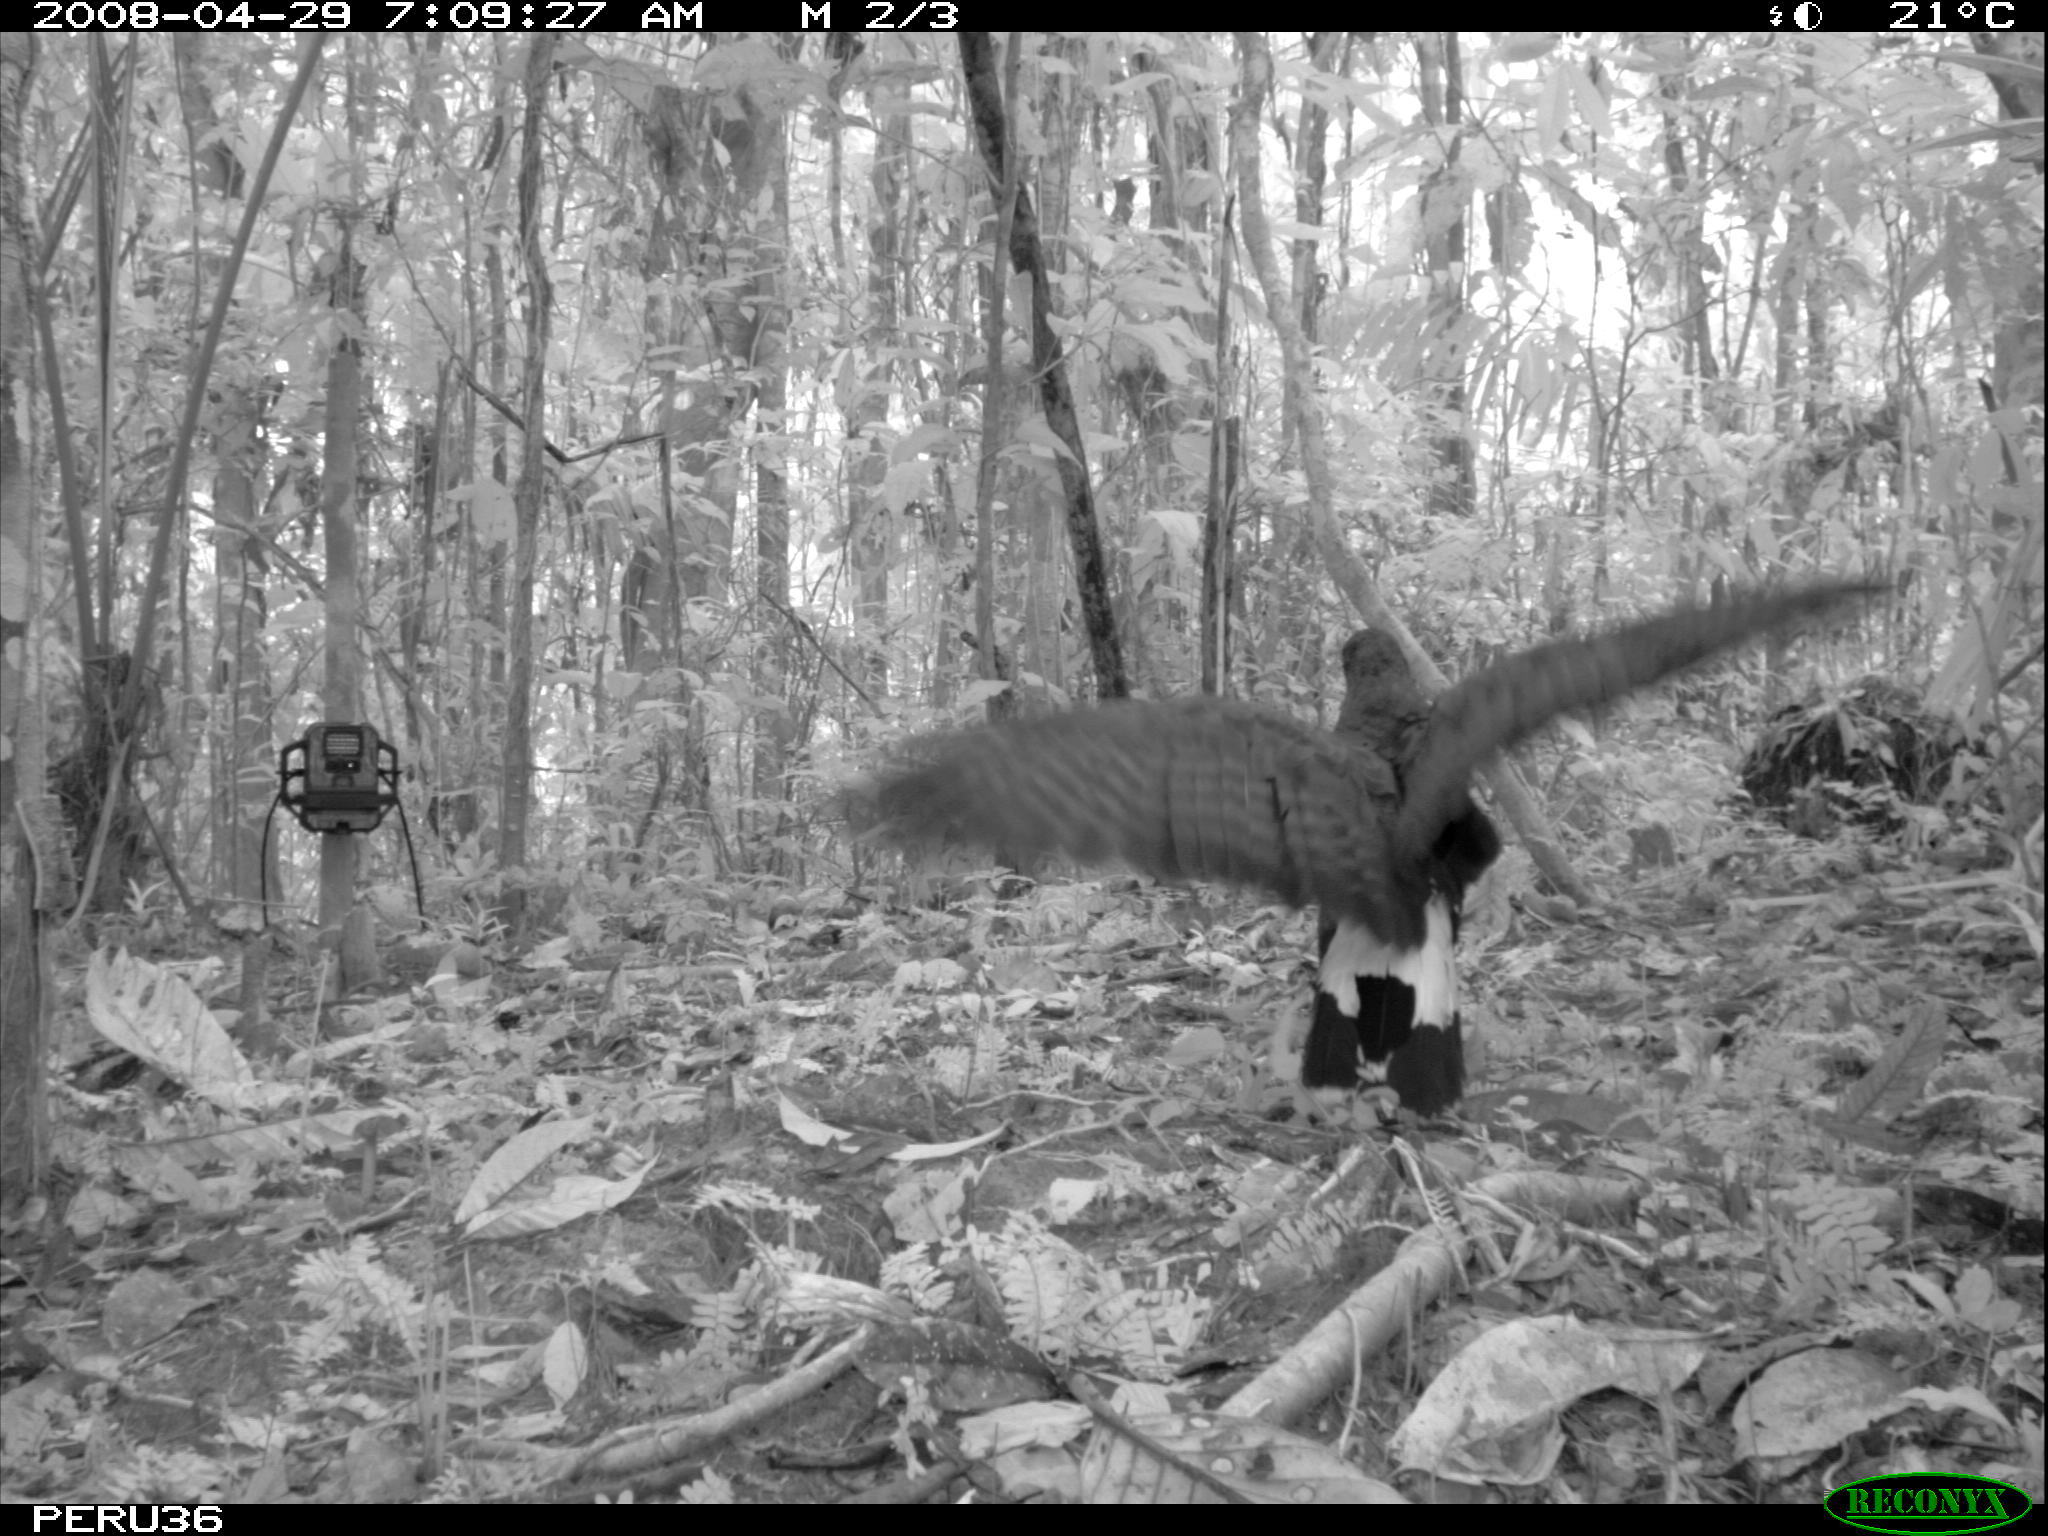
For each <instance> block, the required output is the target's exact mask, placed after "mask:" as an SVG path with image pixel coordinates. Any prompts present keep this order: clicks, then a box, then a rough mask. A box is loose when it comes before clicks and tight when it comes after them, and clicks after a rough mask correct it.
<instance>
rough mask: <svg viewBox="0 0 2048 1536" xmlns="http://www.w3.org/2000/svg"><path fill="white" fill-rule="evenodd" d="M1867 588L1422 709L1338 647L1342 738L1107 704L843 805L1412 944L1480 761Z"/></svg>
mask: <svg viewBox="0 0 2048 1536" xmlns="http://www.w3.org/2000/svg"><path fill="white" fill-rule="evenodd" d="M1874 590H1877V589H1873V588H1867V587H1860V586H1851V585H1832V586H1821V587H1810V588H1807V589H1804V590H1802V591H1799V592H1791V593H1783V594H1779V595H1776V596H1771V597H1753V598H1744V599H1739V600H1737V601H1735V602H1732V603H1728V604H1724V605H1722V606H1718V607H1713V608H1699V609H1684V610H1680V611H1678V612H1674V613H1669V614H1666V615H1664V616H1663V617H1661V618H1656V619H1650V620H1648V621H1646V622H1643V623H1639V624H1632V625H1627V626H1624V627H1623V628H1621V629H1618V630H1614V631H1612V632H1610V633H1608V634H1605V635H1602V636H1599V637H1598V638H1596V639H1592V640H1564V641H1559V642H1557V643H1555V644H1552V645H1544V646H1538V647H1537V648H1536V649H1534V650H1530V651H1524V652H1521V653H1520V654H1518V655H1515V656H1510V657H1508V658H1507V659H1506V660H1504V661H1501V662H1499V663H1497V664H1495V665H1494V666H1491V667H1488V668H1487V669H1486V670H1484V671H1482V672H1480V673H1477V674H1475V675H1474V676H1473V677H1470V678H1468V679H1466V681H1464V682H1463V683H1461V684H1459V685H1458V686H1457V687H1456V688H1453V689H1451V690H1450V692H1448V693H1446V694H1445V695H1444V696H1443V697H1442V698H1441V699H1439V700H1438V701H1437V704H1436V707H1435V709H1434V710H1433V711H1432V710H1428V709H1427V708H1426V706H1425V705H1423V703H1422V701H1421V699H1420V695H1419V693H1417V692H1416V691H1415V690H1414V686H1413V683H1412V682H1410V681H1408V680H1407V672H1406V666H1405V663H1400V656H1399V652H1398V650H1397V649H1396V650H1393V651H1392V652H1391V653H1390V654H1383V653H1382V651H1381V650H1380V649H1375V648H1374V647H1375V646H1377V645H1379V644H1380V643H1381V642H1383V643H1384V646H1386V647H1391V646H1392V645H1393V642H1392V641H1391V640H1390V639H1388V638H1387V637H1385V636H1375V637H1374V643H1373V645H1361V643H1360V642H1361V640H1362V639H1363V637H1354V641H1353V644H1352V645H1351V646H1347V648H1346V672H1347V676H1348V677H1349V678H1350V682H1351V692H1352V698H1353V699H1358V698H1361V697H1366V696H1368V695H1371V694H1372V692H1373V690H1375V689H1376V690H1380V691H1379V692H1378V693H1377V695H1375V697H1376V702H1373V703H1371V704H1370V705H1369V706H1351V705H1347V712H1348V714H1349V715H1351V716H1352V717H1353V718H1351V719H1348V720H1345V721H1344V722H1343V723H1344V724H1345V726H1346V729H1345V730H1344V732H1343V734H1341V735H1339V734H1333V733H1331V732H1327V731H1321V730H1317V729H1315V728H1314V727H1312V726H1308V725H1303V724H1301V723H1300V722H1299V721H1296V720H1294V719H1293V718H1291V717H1290V716H1288V715H1285V714H1282V713H1280V712H1278V711H1276V710H1270V709H1262V708H1259V707H1257V706H1254V705H1249V704H1237V703H1229V702H1225V701H1222V700H1217V699H1207V698H1194V699H1181V700H1176V701H1174V702H1172V703H1168V704H1111V705H1107V706H1105V707H1103V708H1100V709H1082V710H1075V711H1073V712H1071V713H1069V714H1064V715H1054V716H1050V717H1047V718H1043V719H1037V720H1027V721H1016V722H1008V723H1005V724H1001V725H996V726H993V727H989V728H987V729H983V730H973V731H964V732H959V733H955V734H950V735H942V736H938V737H933V738H927V739H926V740H924V741H922V742H917V743H913V744H912V746H911V747H910V749H909V751H908V754H907V757H906V760H905V761H904V762H902V763H900V764H898V765H897V766H895V767H893V768H891V769H888V770H886V771H884V772H883V774H882V775H881V776H880V777H879V778H878V779H876V780H873V781H871V782H869V783H868V784H867V785H866V786H864V788H863V789H862V790H861V791H858V792H857V798H859V799H863V800H865V801H867V802H869V803H868V805H867V807H866V810H867V812H868V815H869V817H870V819H871V820H873V821H874V822H875V823H876V830H877V831H878V832H879V833H880V834H881V835H883V836H885V837H887V838H889V839H891V840H893V841H896V842H902V843H917V842H924V841H928V840H934V839H937V840H949V841H955V842H971V843H981V844H986V845H988V846H990V847H996V848H1001V849H1005V850H1007V851H1009V852H1011V853H1013V854H1018V855H1022V854H1037V853H1054V852H1057V853H1064V854H1068V855H1070V856H1072V857H1074V858H1076V859H1082V860H1101V859H1110V858H1117V859H1123V860H1125V861H1127V862H1129V863H1130V864H1133V865H1135V866H1136V867H1137V868H1138V869H1140V870H1143V871H1144V872H1145V873H1147V874H1151V875H1155V876H1158V877H1159V878H1161V879H1165V880H1193V879H1206V880H1222V881H1229V882H1231V883H1234V884H1238V885H1244V886H1249V887H1251V888H1253V889H1255V890H1259V891H1263V892H1265V893H1267V894H1268V895H1271V896H1275V897H1278V898H1279V899H1280V900H1282V901H1286V902H1291V903H1293V904H1295V905H1298V906H1301V905H1307V904H1308V903H1310V902H1315V903H1318V904H1320V905H1321V906H1322V907H1323V908H1324V910H1325V912H1326V913H1327V914H1329V915H1332V916H1334V917H1337V918H1339V919H1345V918H1350V919H1356V920H1358V921H1360V922H1363V923H1365V924H1366V925H1367V926H1368V927H1369V928H1370V929H1371V930H1372V931H1373V932H1374V933H1375V934H1376V935H1378V936H1379V937H1380V938H1382V939H1384V940H1385V941H1386V942H1388V943H1389V944H1392V945H1395V946H1400V947H1412V946H1415V945H1417V944H1420V943H1421V942H1422V939H1423V924H1424V910H1423V909H1424V906H1425V904H1426V903H1427V901H1428V899H1429V895H1430V889H1431V868H1430V860H1431V857H1432V849H1433V848H1434V845H1435V844H1436V842H1437V840H1438V838H1439V837H1440V836H1441V835H1442V834H1443V833H1444V831H1445V829H1446V828H1447V827H1449V826H1451V825H1452V824H1453V823H1454V822H1456V821H1458V820H1459V818H1461V817H1464V816H1466V815H1468V814H1471V802H1470V790H1469V781H1470V778H1471V773H1472V770H1473V768H1474V767H1475V766H1477V764H1478V763H1479V761H1480V760H1481V759H1482V758H1484V757H1485V756H1487V755H1488V754H1489V753H1492V752H1495V751H1497V750H1499V749H1500V748H1502V747H1504V746H1507V745H1509V744H1511V743H1513V742H1515V741H1517V740H1519V739H1520V738H1522V737H1523V736H1526V735H1528V734H1529V733H1530V732H1531V731H1533V730H1535V729H1536V728H1537V727H1539V726H1541V725H1542V724H1544V723H1545V722H1546V721H1548V720H1550V719H1551V718H1552V717H1554V716H1556V715H1558V714H1561V713H1563V712H1565V711H1567V710H1572V709H1583V708H1586V707H1588V706H1590V705H1594V704H1598V703H1602V702H1604V701H1606V700H1609V699H1613V698H1617V697H1619V696H1620V695H1622V694H1624V693H1628V692H1630V691H1632V690H1634V689H1637V688H1641V687H1644V686H1646V685H1648V684H1650V683H1653V682H1656V681H1657V680H1658V679H1660V678H1663V677H1665V676H1668V675H1669V674H1671V673H1673V672H1676V671H1678V670H1680V669H1682V668H1684V667H1687V666H1690V665H1692V664H1693V663H1695V662H1698V661H1701V660H1704V659H1705V658H1707V657H1709V656H1711V655H1713V654H1714V653H1716V652H1717V651H1721V650H1724V649H1726V648H1728V647H1729V646H1732V645H1734V644H1736V643H1738V642H1739V641H1741V640H1743V639H1746V638H1747V637H1749V636H1751V635H1754V634H1757V633H1759V632H1760V631H1763V630H1767V629H1774V628H1777V627H1779V626H1781V625H1784V624H1787V623H1790V622H1792V621H1794V620H1796V619H1800V618H1804V617H1807V616H1809V615H1811V614H1815V613H1819V612H1822V611H1824V610H1826V609H1829V608H1833V607H1836V606H1838V605H1841V604H1844V603H1846V602H1848V601H1851V600H1853V599H1855V598H1858V597H1863V596H1867V595H1869V594H1870V593H1871V592H1872V591H1874ZM1367 633H1370V632H1367ZM1397 664H1398V677H1397V676H1396V667H1397ZM1362 679H1363V680H1364V681H1362ZM1375 680H1376V681H1375ZM1490 857H1491V849H1490V848H1489V850H1488V853H1487V858H1489V859H1490ZM1483 862H1484V861H1482V862H1481V865H1480V867H1483ZM1476 872H1477V871H1476V870H1472V871H1469V872H1465V873H1463V874H1462V875H1461V878H1463V879H1469V878H1471V876H1472V874H1475V873H1476Z"/></svg>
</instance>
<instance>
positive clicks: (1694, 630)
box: [1392, 582, 1886, 860]
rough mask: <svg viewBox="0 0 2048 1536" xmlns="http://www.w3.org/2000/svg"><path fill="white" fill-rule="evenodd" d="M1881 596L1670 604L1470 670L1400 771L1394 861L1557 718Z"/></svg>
mask: <svg viewBox="0 0 2048 1536" xmlns="http://www.w3.org/2000/svg"><path fill="white" fill-rule="evenodd" d="M1885 590H1886V589H1885V588H1884V587H1882V586H1874V585H1866V584H1861V583H1854V582H1828V583H1821V584H1818V585H1814V586H1808V587H1803V588H1801V589H1799V590H1798V591H1796V592H1777V593H1772V594H1770V595H1768V596H1756V597H1742V598H1737V599H1735V600H1734V601H1732V602H1727V603H1721V604H1717V605H1715V606H1714V607H1710V608H1678V609H1674V610H1672V611H1671V612H1669V613H1665V614H1661V615H1659V616H1658V617H1657V618H1654V619H1644V620H1642V621H1640V622H1638V623H1634V624H1625V625H1623V626H1622V627H1621V628H1619V629H1614V630H1610V631H1608V632H1607V633H1606V634H1604V635H1596V636H1594V637H1593V638H1591V639H1588V640H1556V641H1553V642H1551V643H1550V644H1548V645H1539V646H1535V647H1532V648H1531V649H1529V650H1526V651H1518V652H1516V653H1515V654H1514V655H1512V656H1508V657H1505V658H1503V659H1502V660H1500V661H1498V662H1495V663H1494V664H1493V665H1492V666H1490V667H1486V668H1483V669H1482V670H1480V671H1478V672H1475V673H1473V674H1472V675H1471V676H1470V677H1468V678H1466V679H1465V680H1464V681H1463V682H1461V683H1459V684H1458V685H1457V686H1456V687H1454V688H1451V689H1450V690H1448V691H1447V692H1445V693H1444V694H1442V695H1440V696H1439V697H1438V699H1437V701H1436V705H1435V708H1434V709H1433V710H1432V711H1431V712H1430V717H1429V724H1428V726H1427V728H1426V729H1424V730H1423V731H1422V733H1421V735H1420V738H1419V740H1418V741H1417V743H1416V745H1415V748H1414V760H1413V761H1412V762H1410V763H1407V764H1405V765H1404V767H1403V769H1402V774H1401V778H1402V798H1401V814H1400V818H1399V827H1398V829H1397V830H1396V832H1395V833H1394V836H1393V839H1392V842H1393V850H1394V857H1395V858H1397V859H1405V860H1414V859H1418V858H1421V857H1424V856H1426V855H1427V853H1428V850H1429V848H1430V847H1431V845H1432V844H1434V843H1435V841H1436V839H1437V837H1438V835H1439V834H1440V833H1441V832H1442V831H1443V829H1444V827H1445V826H1447V825H1448V824H1449V823H1450V822H1451V821H1452V820H1453V819H1454V818H1455V817H1457V816H1458V815H1460V814H1462V812H1463V810H1464V808H1465V805H1466V803H1467V797H1468V794H1469V785H1470V781H1471V777H1472V772H1473V770H1474V769H1475V768H1477V767H1478V766H1479V764H1480V763H1481V762H1483V761H1484V760H1485V759H1486V758H1488V757H1490V756H1492V755H1493V754H1494V753H1495V752H1499V751H1501V750H1503V749H1504V748H1507V747H1510V746H1513V745H1514V744H1515V743H1516V742H1517V741H1520V740H1521V739H1522V738H1523V737H1525V736H1527V735H1529V734H1530V733H1531V732H1532V731H1535V730H1538V729H1540V728H1541V727H1542V726H1544V725H1546V724H1548V723H1549V722H1550V721H1552V720H1554V719H1556V718H1557V716H1559V715H1561V714H1566V713H1568V712H1570V711H1572V710H1575V709H1590V708H1592V707H1593V706H1594V705H1596V704H1604V703H1606V702H1608V701H1609V700H1612V699H1618V698H1620V697H1622V695H1624V694H1627V693H1633V692H1634V691H1636V690H1637V689H1639V688H1646V687H1648V686H1649V685H1650V684H1652V683H1655V682H1658V681H1661V680H1662V679H1664V678H1666V677H1669V676H1671V675H1672V674H1674V673H1677V672H1682V671H1684V670H1685V669H1686V668H1687V667H1691V666H1695V665H1697V664H1698V663H1700V662H1702V661H1705V660H1707V659H1708V658H1709V657H1711V656H1714V655H1716V654H1718V653H1719V652H1721V651H1725V650H1728V649H1730V648H1731V647H1733V646H1736V645H1739V644H1741V643H1742V642H1743V641H1745V640H1748V639H1750V638H1752V637H1753V636H1756V635H1760V634H1764V633H1767V632H1769V631H1771V630H1776V629H1782V628H1785V627H1786V626H1788V625H1790V624H1793V623H1796V622H1798V621H1799V620H1802V619H1807V618H1811V617H1814V616H1816V615H1818V614H1822V613H1825V612H1827V611H1829V610H1831V609H1838V608H1842V607H1845V606H1847V605H1849V604H1851V603H1854V602H1858V601H1861V600H1864V599H1867V598H1870V597H1874V596H1876V595H1877V594H1879V593H1881V592H1883V591H1885Z"/></svg>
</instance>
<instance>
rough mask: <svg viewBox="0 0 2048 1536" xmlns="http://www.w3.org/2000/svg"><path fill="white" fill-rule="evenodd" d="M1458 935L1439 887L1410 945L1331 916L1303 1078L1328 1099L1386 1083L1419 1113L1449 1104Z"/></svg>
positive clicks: (1455, 1066) (1457, 1043)
mask: <svg viewBox="0 0 2048 1536" xmlns="http://www.w3.org/2000/svg"><path fill="white" fill-rule="evenodd" d="M1456 940H1457V919H1456V915H1455V913H1454V912H1453V910H1452V905H1451V901H1450V899H1449V898H1448V897H1446V896H1444V895H1443V894H1441V893H1439V894H1437V895H1435V896H1433V897H1431V898H1430V901H1429V905H1428V907H1427V909H1426V912H1425V918H1424V923H1423V939H1422V942H1421V943H1420V944H1419V945H1415V946H1412V947H1404V946H1402V945H1399V944H1394V943H1390V942H1388V941H1387V940H1385V939H1382V938H1380V937H1378V936H1377V935H1375V934H1374V933H1373V931H1372V930H1371V929H1370V928H1368V927H1366V926H1365V924H1363V923H1361V922H1356V921H1351V920H1345V921H1341V922H1339V923H1338V924H1337V925H1336V927H1335V928H1334V929H1333V930H1332V931H1331V932H1330V934H1329V936H1328V938H1327V940H1326V942H1325V943H1324V945H1323V958H1322V968H1321V971H1320V973H1319V975H1318V976H1317V980H1316V998H1315V1008H1314V1012H1313V1013H1312V1014H1311V1016H1310V1018H1309V1027H1308V1043H1307V1045H1306V1046H1305V1047H1304V1048H1303V1051H1302V1059H1301V1082H1302V1086H1303V1087H1304V1088H1306V1089H1308V1090H1309V1092H1310V1093H1311V1094H1314V1095H1315V1096H1317V1097H1318V1098H1321V1099H1324V1100H1325V1101H1326V1102H1327V1100H1328V1099H1329V1098H1331V1097H1337V1096H1342V1095H1348V1094H1350V1093H1351V1092H1353V1091H1355V1090H1356V1089H1358V1088H1360V1087H1375V1086H1381V1085H1384V1086H1386V1087H1389V1088H1392V1089H1393V1090H1394V1092H1395V1093H1396V1094H1397V1095H1398V1096H1399V1098H1400V1100H1401V1103H1402V1105H1403V1106H1404V1107H1405V1108H1407V1109H1410V1110H1413V1111H1414V1112H1415V1113H1417V1114H1422V1115H1435V1114H1441V1113H1442V1112H1444V1111H1445V1110H1448V1109H1449V1108H1450V1107H1451V1106H1452V1105H1453V1104H1455V1103H1457V1101H1458V1099H1459V1097H1460V1096H1461V1095H1462V1094H1463V1093H1464V1090H1465V1049H1464V1039H1463V1030H1462V1027H1461V1025H1460V1021H1459V1018H1458V974H1457V961H1456V956H1455V945H1456Z"/></svg>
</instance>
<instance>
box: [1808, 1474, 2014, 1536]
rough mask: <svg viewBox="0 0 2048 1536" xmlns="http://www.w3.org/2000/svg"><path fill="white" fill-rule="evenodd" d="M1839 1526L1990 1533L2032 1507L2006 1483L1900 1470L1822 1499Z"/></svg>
mask: <svg viewBox="0 0 2048 1536" xmlns="http://www.w3.org/2000/svg"><path fill="white" fill-rule="evenodd" d="M1821 1505H1822V1507H1823V1508H1824V1509H1826V1510H1827V1512H1828V1513H1829V1514H1831V1515H1833V1516H1834V1517H1835V1518H1836V1519H1837V1520H1839V1521H1841V1522H1842V1523H1843V1524H1844V1525H1853V1526H1856V1527H1858V1528H1859V1529H1861V1530H1866V1531H1909V1532H1912V1533H1914V1536H1919V1533H1921V1532H1929V1531H1938V1532H1940V1533H1942V1536H1961V1533H1962V1532H1964V1531H1991V1530H1996V1529H1997V1528H1998V1527H1999V1526H2001V1525H2010V1524H2012V1522H2013V1521H2015V1520H2017V1519H2019V1518H2020V1516H2022V1515H2024V1514H2025V1513H2026V1512H2027V1511H2028V1510H2030V1509H2032V1508H2033V1507H2034V1501H2033V1500H2032V1499H2030V1498H2028V1497H2027V1495H2026V1493H2025V1492H2024V1491H2023V1490H2021V1489H2018V1488H2015V1487H2013V1485H2012V1484H2011V1483H2000V1482H1994V1481H1993V1480H1992V1479H1991V1478H1988V1477H1972V1476H1971V1475H1970V1474H1969V1473H1967V1472H1899V1473H1895V1474H1893V1475H1892V1476H1890V1477H1866V1478H1862V1479H1860V1480H1859V1481H1857V1482H1853V1483H1844V1484H1843V1485H1842V1486H1841V1487H1839V1488H1836V1489H1833V1490H1831V1491H1830V1492H1829V1494H1828V1496H1827V1497H1826V1498H1825V1499H1823V1500H1822V1501H1821Z"/></svg>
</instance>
